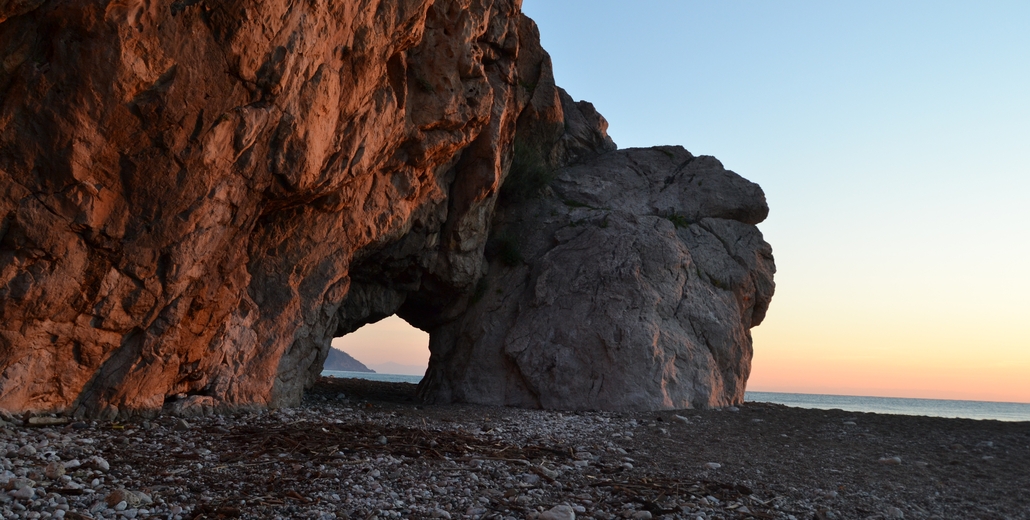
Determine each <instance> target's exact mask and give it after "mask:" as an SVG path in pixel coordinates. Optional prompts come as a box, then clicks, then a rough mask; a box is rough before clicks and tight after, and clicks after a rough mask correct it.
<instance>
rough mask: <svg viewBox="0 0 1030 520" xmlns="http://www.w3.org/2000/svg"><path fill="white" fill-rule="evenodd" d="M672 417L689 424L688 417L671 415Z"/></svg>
mask: <svg viewBox="0 0 1030 520" xmlns="http://www.w3.org/2000/svg"><path fill="white" fill-rule="evenodd" d="M672 418H673V419H676V420H677V421H679V422H681V423H683V424H690V419H687V418H686V417H683V416H682V415H673V416H672Z"/></svg>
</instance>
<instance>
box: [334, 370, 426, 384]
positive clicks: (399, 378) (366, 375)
mask: <svg viewBox="0 0 1030 520" xmlns="http://www.w3.org/2000/svg"><path fill="white" fill-rule="evenodd" d="M322 375H323V376H325V377H342V378H352V379H368V380H370V381H385V382H387V383H412V384H416V385H417V384H418V382H419V381H421V380H422V376H406V375H403V374H375V373H371V372H345V371H342V370H323V371H322Z"/></svg>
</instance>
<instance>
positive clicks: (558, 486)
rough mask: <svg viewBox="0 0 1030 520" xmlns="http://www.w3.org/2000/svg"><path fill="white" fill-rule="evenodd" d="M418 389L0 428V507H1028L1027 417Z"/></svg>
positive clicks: (629, 511) (889, 511)
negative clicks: (502, 404)
mask: <svg viewBox="0 0 1030 520" xmlns="http://www.w3.org/2000/svg"><path fill="white" fill-rule="evenodd" d="M413 392H414V385H411V384H406V383H381V382H373V381H363V380H356V379H327V378H323V379H321V380H320V381H319V382H318V383H317V384H316V385H315V387H314V388H312V389H311V390H310V391H309V392H308V393H307V394H306V396H305V399H304V404H303V405H302V406H300V407H297V408H292V409H282V410H277V411H271V412H264V413H240V414H235V415H216V416H207V417H195V418H176V417H171V416H162V417H159V418H157V419H154V420H150V421H142V420H141V421H139V422H126V423H121V424H118V423H109V422H96V423H76V424H68V425H59V426H51V427H45V428H38V427H37V428H32V427H26V426H21V425H6V426H3V427H2V428H0V443H2V444H3V445H4V446H5V447H6V449H5V450H4V449H0V456H2V457H3V460H2V462H3V465H4V469H3V470H0V474H4V475H5V476H4V477H0V488H8V489H7V490H6V491H0V511H3V516H4V518H8V517H9V518H55V517H63V518H71V519H78V518H106V519H112V518H163V519H168V518H172V519H174V518H179V519H187V518H189V519H200V518H277V517H278V518H284V519H285V518H320V519H321V518H379V519H382V518H519V519H521V518H541V519H546V518H568V516H564V517H563V516H560V515H562V514H565V513H571V514H574V515H575V517H576V518H606V519H607V518H689V519H696V518H699V517H700V518H705V519H709V518H762V519H765V518H782V519H790V518H795V519H811V518H817V519H828V518H868V519H889V518H942V519H944V518H999V519H1000V518H1016V519H1023V518H1030V513H1028V511H1030V497H1027V496H1026V490H1027V489H1030V472H1027V471H1026V468H1028V467H1030V423H1021V422H1002V421H990V420H986V421H985V420H967V419H941V418H932V417H912V416H900V415H883V414H872V413H856V412H845V411H841V410H812V409H801V408H789V407H786V406H781V405H774V404H766V403H750V402H749V403H745V404H744V405H742V406H741V407H739V408H734V409H726V410H677V411H659V412H633V413H613V412H553V411H539V410H522V409H512V408H498V407H486V406H466V405H449V406H422V405H417V404H416V403H415V402H414V400H413ZM26 446H31V448H27V447H26ZM5 453H6V454H5ZM69 463H70V464H69ZM65 465H69V466H70V467H68V468H67V469H64V470H63V471H61V470H59V469H57V468H58V467H59V466H61V467H63V466H65ZM105 467H106V469H105ZM58 473H64V474H63V475H58ZM51 477H53V478H51ZM19 479H20V480H19ZM5 480H6V481H7V482H6V484H5V483H4V481H5ZM30 481H31V485H26V484H27V483H28V482H30ZM19 486H21V487H19ZM26 487H28V488H32V492H31V493H29V492H28V491H23V490H24V489H25V488H26ZM19 493H20V495H19ZM30 494H31V495H32V497H31V498H26V497H28V496H29V495H30ZM62 507H63V509H62ZM119 507H121V510H118V508H119ZM59 510H60V511H65V512H64V513H57V511H59ZM33 512H35V513H37V514H38V516H32V515H30V513H33Z"/></svg>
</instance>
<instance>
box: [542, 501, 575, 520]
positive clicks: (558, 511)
mask: <svg viewBox="0 0 1030 520" xmlns="http://www.w3.org/2000/svg"><path fill="white" fill-rule="evenodd" d="M537 518H538V520H576V511H575V510H574V509H572V506H569V505H566V504H562V505H558V506H554V507H552V508H551V509H548V510H547V511H544V512H543V513H540V516H539V517H537Z"/></svg>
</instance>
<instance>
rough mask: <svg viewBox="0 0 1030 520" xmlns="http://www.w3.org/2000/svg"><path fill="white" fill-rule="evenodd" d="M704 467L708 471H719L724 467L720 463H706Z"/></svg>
mask: <svg viewBox="0 0 1030 520" xmlns="http://www.w3.org/2000/svg"><path fill="white" fill-rule="evenodd" d="M704 466H705V467H706V468H708V469H719V468H721V467H722V464H719V463H718V462H706V463H705V465H704Z"/></svg>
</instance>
